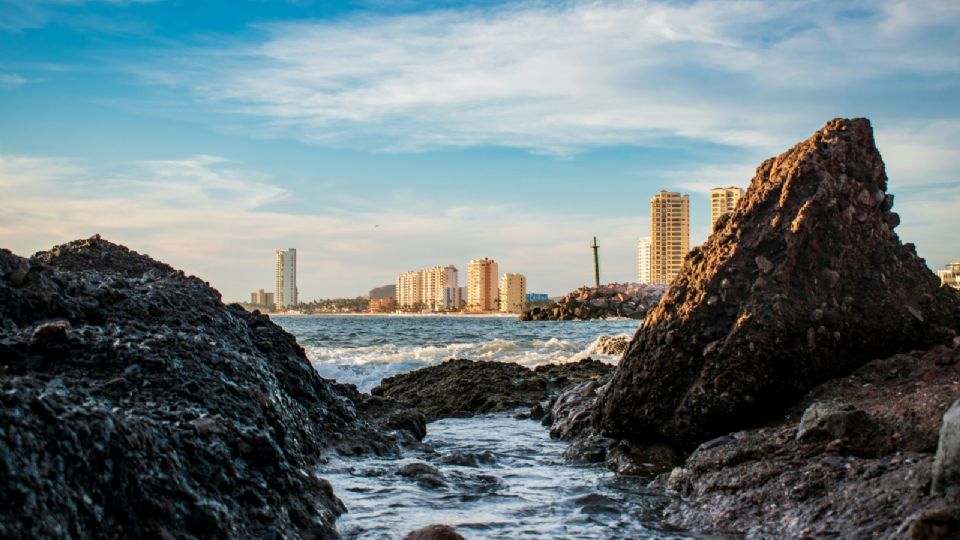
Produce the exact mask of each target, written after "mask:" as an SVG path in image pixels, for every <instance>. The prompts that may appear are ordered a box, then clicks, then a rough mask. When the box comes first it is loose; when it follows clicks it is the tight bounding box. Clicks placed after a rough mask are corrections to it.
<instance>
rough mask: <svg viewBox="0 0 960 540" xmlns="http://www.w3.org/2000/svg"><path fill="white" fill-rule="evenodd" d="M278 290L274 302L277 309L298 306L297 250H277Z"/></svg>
mask: <svg viewBox="0 0 960 540" xmlns="http://www.w3.org/2000/svg"><path fill="white" fill-rule="evenodd" d="M276 254H277V266H276V271H277V273H276V290H275V292H274V300H275V301H276V303H277V309H285V308H288V307H293V306H295V305H297V250H296V249H294V248H290V249H288V250H286V251H284V250H282V249H278V250H277V253H276Z"/></svg>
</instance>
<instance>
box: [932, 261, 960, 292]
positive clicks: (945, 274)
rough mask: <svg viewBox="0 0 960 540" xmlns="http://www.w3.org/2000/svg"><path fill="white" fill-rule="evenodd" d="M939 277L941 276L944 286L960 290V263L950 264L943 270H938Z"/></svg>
mask: <svg viewBox="0 0 960 540" xmlns="http://www.w3.org/2000/svg"><path fill="white" fill-rule="evenodd" d="M937 275H938V276H940V283H941V284H942V285H946V286H948V287H953V288H954V289H960V261H957V262H952V263H950V264H948V265H947V266H946V267H944V269H943V270H937Z"/></svg>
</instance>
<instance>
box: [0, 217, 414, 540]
mask: <svg viewBox="0 0 960 540" xmlns="http://www.w3.org/2000/svg"><path fill="white" fill-rule="evenodd" d="M27 268H28V269H29V271H28V274H27V275H26V276H25V277H24V276H23V275H22V274H23V272H21V270H24V269H27ZM261 343H269V344H270V347H269V348H264V347H261V346H260V344H261ZM368 398H369V396H364V395H362V394H360V393H359V392H357V391H356V389H355V388H354V387H350V386H345V385H340V384H337V383H336V382H334V381H330V380H326V379H323V378H321V377H320V376H319V375H317V373H316V371H314V370H313V368H312V367H311V366H310V363H309V362H308V360H307V358H306V355H305V353H304V351H303V349H302V348H301V347H300V346H299V345H298V344H297V342H296V340H295V339H294V338H293V336H291V335H290V334H288V333H287V332H285V331H284V330H283V329H282V328H280V327H279V326H277V325H275V324H274V323H273V322H271V321H270V319H269V318H267V317H266V316H263V315H259V314H252V313H247V312H246V311H244V310H243V309H242V308H241V307H240V306H237V305H230V306H225V305H224V304H223V303H222V302H221V299H220V294H219V293H218V292H217V291H216V290H214V289H212V288H211V287H210V286H209V285H207V284H206V283H204V282H203V281H201V280H200V279H198V278H195V277H188V276H186V275H184V274H183V272H180V271H177V270H175V269H173V268H171V267H170V266H168V265H165V264H163V263H160V262H157V261H155V260H153V259H151V258H149V257H147V256H144V255H140V254H138V253H135V252H133V251H130V250H129V249H127V248H125V247H123V246H118V245H116V244H112V243H110V242H107V241H105V240H103V239H101V238H100V237H98V236H96V237H93V238H90V239H87V240H79V241H76V242H71V243H69V244H65V245H62V246H57V247H55V248H53V249H51V250H50V251H46V252H41V253H38V254H36V255H35V256H34V257H33V258H32V259H30V260H29V261H27V260H26V259H23V258H21V257H18V256H16V255H14V254H12V253H11V252H9V251H7V250H0V471H2V474H0V538H54V537H57V538H61V537H79V538H83V537H91V536H92V537H103V538H140V537H147V538H197V537H202V538H229V537H256V538H259V537H286V538H294V537H310V538H318V537H319V538H331V537H336V536H337V531H336V529H335V527H334V522H335V519H336V516H337V515H339V514H340V513H342V512H344V511H345V508H344V507H343V504H342V503H341V502H340V500H339V499H338V498H337V497H336V495H335V494H334V493H333V489H332V488H331V487H330V484H329V483H328V482H326V481H325V480H324V479H323V478H321V477H320V476H318V475H317V474H316V473H314V472H312V471H314V470H315V468H316V466H317V463H319V462H320V461H321V459H322V458H323V456H324V455H325V454H327V453H330V452H335V451H338V450H339V449H340V447H339V446H338V445H343V447H344V448H347V447H348V448H349V449H350V451H351V452H356V453H373V454H381V455H398V454H399V446H398V443H399V441H400V439H401V437H400V435H399V434H400V432H401V431H403V430H404V429H406V428H404V427H403V426H400V427H399V428H398V429H388V428H386V427H385V426H383V422H384V418H386V417H389V415H390V414H392V413H399V412H400V411H401V410H403V409H404V408H403V407H402V406H401V405H399V404H398V403H396V402H394V401H391V400H381V401H382V403H380V404H379V406H378V408H377V411H378V413H379V412H382V413H384V414H383V415H380V414H377V415H367V414H366V413H365V412H364V410H365V403H366V402H367V401H368ZM403 433H405V435H404V436H403V438H404V439H409V438H416V436H417V434H407V432H406V431H403ZM420 436H422V434H421V435H420Z"/></svg>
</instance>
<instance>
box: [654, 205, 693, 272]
mask: <svg viewBox="0 0 960 540" xmlns="http://www.w3.org/2000/svg"><path fill="white" fill-rule="evenodd" d="M688 251H690V196H689V195H681V194H679V193H674V192H670V191H661V192H660V193H658V194H657V195H654V197H653V198H652V199H650V282H651V283H664V284H669V283H670V282H671V281H672V280H673V278H674V277H675V276H676V275H677V273H679V272H680V267H681V266H682V265H683V258H684V257H685V256H686V254H687V252H688Z"/></svg>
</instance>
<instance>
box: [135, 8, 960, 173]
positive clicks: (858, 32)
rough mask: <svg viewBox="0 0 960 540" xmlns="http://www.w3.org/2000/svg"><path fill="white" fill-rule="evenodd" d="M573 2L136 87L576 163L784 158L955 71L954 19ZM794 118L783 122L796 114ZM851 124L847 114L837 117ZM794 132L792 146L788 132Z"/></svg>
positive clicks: (454, 13) (250, 52)
mask: <svg viewBox="0 0 960 540" xmlns="http://www.w3.org/2000/svg"><path fill="white" fill-rule="evenodd" d="M922 4H923V5H918V4H916V3H913V4H911V6H910V7H909V9H907V10H906V11H908V12H909V14H908V16H904V14H903V12H904V8H903V6H902V5H901V4H900V3H898V2H892V1H888V2H880V3H876V2H855V3H834V2H806V3H799V2H752V1H740V2H706V1H699V2H691V3H686V2H685V3H672V2H669V3H668V2H642V3H633V2H573V3H565V4H561V5H559V6H557V5H555V4H543V3H526V4H513V5H511V6H508V7H500V8H497V9H494V10H469V9H468V10H445V11H434V12H428V13H419V14H413V15H401V16H369V15H353V16H349V17H347V18H344V19H339V20H335V21H316V22H291V23H275V24H271V25H267V26H265V27H263V28H262V34H261V36H260V39H259V41H258V42H257V43H255V44H253V45H250V44H237V45H235V46H226V47H224V46H222V45H217V46H213V47H210V48H204V49H200V50H195V51H187V52H186V53H184V51H177V53H176V56H177V61H176V62H170V63H167V65H165V66H164V67H163V68H161V69H153V68H151V69H149V70H141V73H142V74H143V75H144V76H145V77H147V78H148V79H149V80H152V81H157V82H163V83H165V84H174V85H182V86H185V87H189V88H191V89H192V90H193V91H194V92H195V93H196V95H198V96H200V97H201V98H202V99H204V100H209V101H212V102H215V103H219V104H221V105H222V106H223V107H225V108H226V109H228V110H230V111H233V112H240V113H244V114H248V115H251V116H254V117H258V118H260V119H262V130H263V132H264V133H267V134H274V135H284V136H290V135H293V136H297V137H300V138H302V139H305V140H310V141H315V142H321V143H325V144H348V145H363V146H365V147H368V148H369V147H378V148H381V149H386V150H397V151H405V150H423V149H433V148H443V147H468V146H477V145H504V146H511V147H520V148H528V149H531V150H533V151H538V152H551V153H559V154H565V153H571V152H576V151H578V150H581V149H583V148H588V147H595V146H605V145H617V144H658V143H659V142H660V141H662V140H663V139H664V138H668V137H683V138H688V139H694V140H703V141H710V142H716V143H721V144H729V145H737V146H748V147H760V148H764V149H772V148H778V147H780V146H781V145H782V144H784V143H786V142H789V141H790V140H791V138H792V137H794V136H795V135H793V133H791V130H795V129H796V128H797V127H802V130H803V131H806V130H808V129H810V127H811V126H810V125H809V124H810V123H811V122H810V120H809V119H810V118H811V117H813V118H817V122H821V121H822V119H826V118H828V117H830V116H832V115H836V113H837V112H838V111H834V110H833V107H835V104H834V103H833V98H835V97H836V96H837V95H841V94H845V95H850V90H849V89H850V88H851V87H854V86H855V85H861V84H868V83H869V82H870V81H873V80H876V79H879V78H884V77H897V76H902V75H904V74H914V75H916V74H923V75H925V76H937V75H941V74H944V73H948V74H954V75H955V74H956V73H957V72H958V71H960V57H957V55H955V54H953V53H952V50H953V49H954V47H955V46H956V45H957V32H956V28H957V27H960V4H956V3H950V2H936V1H930V2H923V3H922ZM788 103H789V104H790V106H785V105H786V104H788ZM839 112H841V113H842V112H843V111H839ZM794 132H795V131H794Z"/></svg>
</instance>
